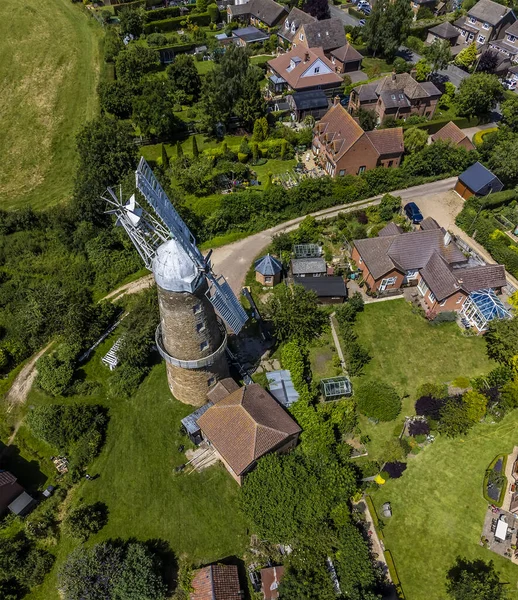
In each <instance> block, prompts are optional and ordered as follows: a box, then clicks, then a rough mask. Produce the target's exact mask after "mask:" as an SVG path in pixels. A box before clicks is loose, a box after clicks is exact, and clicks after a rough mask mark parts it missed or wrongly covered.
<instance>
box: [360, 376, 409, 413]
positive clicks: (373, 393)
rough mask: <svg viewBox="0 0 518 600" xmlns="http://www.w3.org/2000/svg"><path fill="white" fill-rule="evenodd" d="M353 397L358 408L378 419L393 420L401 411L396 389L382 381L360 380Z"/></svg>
mask: <svg viewBox="0 0 518 600" xmlns="http://www.w3.org/2000/svg"><path fill="white" fill-rule="evenodd" d="M355 397H356V402H357V405H358V410H359V411H360V412H361V413H362V414H363V415H365V416H367V417H372V418H373V419H378V420H379V421H393V420H394V419H395V418H396V417H397V416H398V415H399V413H400V411H401V399H400V397H399V395H398V393H397V391H396V390H395V389H394V388H393V387H392V386H391V385H389V384H388V383H385V382H384V381H379V380H371V381H360V383H359V384H358V385H357V386H356V393H355Z"/></svg>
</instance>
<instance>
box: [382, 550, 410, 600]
mask: <svg viewBox="0 0 518 600" xmlns="http://www.w3.org/2000/svg"><path fill="white" fill-rule="evenodd" d="M385 560H386V561H387V567H388V570H389V573H390V578H391V579H392V583H393V584H394V587H395V588H396V594H397V597H398V598H399V599H400V600H405V598H406V596H405V592H404V591H403V586H402V585H401V580H400V579H399V575H398V574H397V570H396V565H395V564H394V559H393V558H392V552H391V551H390V550H385Z"/></svg>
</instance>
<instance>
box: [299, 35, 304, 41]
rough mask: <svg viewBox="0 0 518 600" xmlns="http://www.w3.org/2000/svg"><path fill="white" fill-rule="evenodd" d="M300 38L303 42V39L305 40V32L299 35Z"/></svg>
mask: <svg viewBox="0 0 518 600" xmlns="http://www.w3.org/2000/svg"><path fill="white" fill-rule="evenodd" d="M299 40H300V41H301V42H303V41H304V34H303V33H301V34H300V35H299Z"/></svg>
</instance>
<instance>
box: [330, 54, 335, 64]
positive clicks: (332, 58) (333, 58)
mask: <svg viewBox="0 0 518 600" xmlns="http://www.w3.org/2000/svg"><path fill="white" fill-rule="evenodd" d="M331 62H332V63H333V64H335V57H334V56H331Z"/></svg>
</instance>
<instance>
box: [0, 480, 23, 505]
mask: <svg viewBox="0 0 518 600" xmlns="http://www.w3.org/2000/svg"><path fill="white" fill-rule="evenodd" d="M22 492H23V487H22V486H21V485H20V484H19V483H18V482H17V479H16V477H15V476H14V475H13V474H12V473H9V471H0V514H1V513H3V512H4V511H5V510H6V509H7V507H8V506H9V504H10V503H11V502H12V501H13V500H14V499H15V498H17V497H18V496H19V495H20V494H21V493H22Z"/></svg>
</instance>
